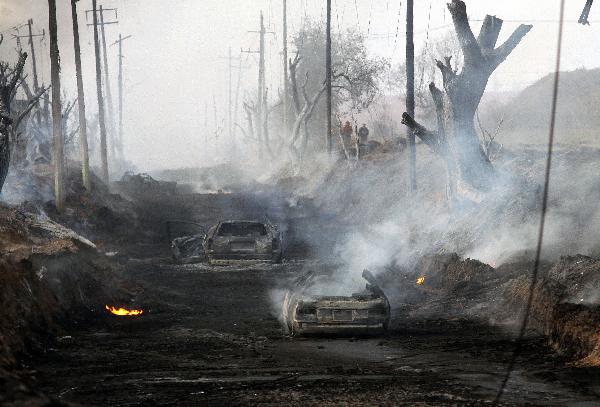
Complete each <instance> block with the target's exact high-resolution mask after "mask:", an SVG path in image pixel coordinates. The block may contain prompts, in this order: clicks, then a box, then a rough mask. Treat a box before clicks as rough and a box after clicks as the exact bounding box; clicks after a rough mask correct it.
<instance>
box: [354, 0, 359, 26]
mask: <svg viewBox="0 0 600 407" xmlns="http://www.w3.org/2000/svg"><path fill="white" fill-rule="evenodd" d="M354 10H355V11H356V25H357V26H358V31H361V29H360V18H359V15H358V4H356V0H354Z"/></svg>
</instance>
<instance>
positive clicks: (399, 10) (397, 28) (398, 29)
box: [391, 0, 402, 57]
mask: <svg viewBox="0 0 600 407" xmlns="http://www.w3.org/2000/svg"><path fill="white" fill-rule="evenodd" d="M401 16H402V0H400V5H399V6H398V21H397V22H396V35H395V36H394V48H393V49H392V55H391V57H393V56H394V54H395V53H396V46H397V45H398V34H399V33H400V17H401Z"/></svg>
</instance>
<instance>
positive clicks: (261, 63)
mask: <svg viewBox="0 0 600 407" xmlns="http://www.w3.org/2000/svg"><path fill="white" fill-rule="evenodd" d="M249 32H251V33H258V34H260V48H259V50H258V51H242V52H246V53H252V54H254V53H258V54H259V60H258V95H257V104H256V106H257V107H256V115H257V116H258V117H257V123H258V124H257V126H256V130H257V131H256V137H257V138H258V142H259V149H258V154H259V158H262V154H263V148H262V147H263V146H262V139H263V125H264V109H265V106H264V100H265V88H266V85H265V35H266V34H275V33H274V32H273V31H268V32H267V31H266V29H265V22H264V17H263V12H262V10H261V12H260V31H249Z"/></svg>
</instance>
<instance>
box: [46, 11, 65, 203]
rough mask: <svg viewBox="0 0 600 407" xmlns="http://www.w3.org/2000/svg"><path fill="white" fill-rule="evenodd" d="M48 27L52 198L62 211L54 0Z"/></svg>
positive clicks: (60, 143) (58, 75) (61, 148)
mask: <svg viewBox="0 0 600 407" xmlns="http://www.w3.org/2000/svg"><path fill="white" fill-rule="evenodd" d="M48 9H49V12H48V21H49V23H48V27H49V30H50V72H51V75H50V76H51V80H52V125H53V126H52V129H53V133H54V134H53V140H54V143H53V153H54V154H53V157H52V158H53V160H54V200H55V203H56V210H57V211H58V212H62V211H63V209H64V205H65V197H64V180H63V176H64V160H63V148H64V142H63V132H62V105H61V102H60V54H59V51H58V36H57V33H56V31H57V29H56V0H48Z"/></svg>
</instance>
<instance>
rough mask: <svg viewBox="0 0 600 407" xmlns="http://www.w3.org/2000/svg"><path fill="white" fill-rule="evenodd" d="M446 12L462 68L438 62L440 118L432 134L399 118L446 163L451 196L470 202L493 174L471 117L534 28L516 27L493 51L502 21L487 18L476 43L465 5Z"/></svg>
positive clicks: (436, 99)
mask: <svg viewBox="0 0 600 407" xmlns="http://www.w3.org/2000/svg"><path fill="white" fill-rule="evenodd" d="M448 9H449V10H450V14H451V15H452V20H453V23H454V29H455V31H456V34H457V36H458V40H459V43H460V45H461V49H462V52H463V55H464V67H463V69H462V71H461V72H460V73H457V70H456V69H453V67H452V63H451V59H450V57H446V58H445V62H441V61H436V64H437V67H438V68H439V69H440V71H441V72H442V78H443V89H444V90H443V91H442V90H440V89H438V88H437V87H436V86H435V84H434V83H431V84H430V86H429V90H430V92H431V96H432V98H433V101H434V104H435V108H436V113H437V119H438V129H437V131H436V132H433V131H429V130H427V129H426V128H425V127H423V126H421V125H420V124H418V123H417V122H416V121H415V120H414V119H413V118H412V115H409V114H407V113H405V114H404V115H403V123H404V124H406V125H407V126H408V127H410V128H411V129H412V130H413V132H414V134H415V135H416V136H417V137H419V138H421V140H423V142H424V143H425V144H427V145H429V146H430V147H431V148H432V149H433V150H434V151H435V152H436V153H438V154H439V155H441V156H442V157H443V158H444V159H445V160H446V166H447V171H448V191H449V193H450V194H451V195H454V194H455V193H456V192H458V193H459V194H461V195H463V196H466V197H467V198H469V199H473V197H474V195H476V194H477V193H478V191H485V190H487V189H488V188H489V187H490V186H491V183H492V180H493V177H494V175H495V170H494V168H493V166H492V164H491V163H490V161H489V159H488V158H487V156H486V155H485V153H484V151H483V149H482V146H481V142H480V140H479V137H478V136H477V132H476V130H475V123H474V116H475V112H476V110H477V107H478V106H479V102H480V101H481V97H482V96H483V93H484V91H485V88H486V86H487V82H488V79H489V77H490V76H491V75H492V73H493V72H494V70H495V69H496V68H497V67H498V66H499V65H500V64H501V63H502V62H504V60H505V59H506V58H507V57H508V55H509V54H510V53H511V52H512V51H513V50H514V49H515V47H516V46H517V45H518V44H519V42H520V41H521V40H522V38H523V37H524V36H525V35H526V34H527V33H528V32H529V30H531V27H532V26H531V25H521V26H519V27H518V28H517V29H516V30H515V31H514V32H513V34H512V35H511V36H510V37H509V38H508V39H507V40H506V41H505V42H504V44H502V45H501V46H499V47H498V48H496V42H497V40H498V36H499V34H500V30H501V28H502V20H501V19H499V18H497V17H492V16H486V17H485V20H484V21H483V25H482V27H481V31H480V34H479V37H478V38H475V35H474V34H473V31H472V30H471V27H470V25H469V20H468V17H467V9H466V5H465V3H464V2H463V1H460V0H452V2H451V3H449V4H448Z"/></svg>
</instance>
